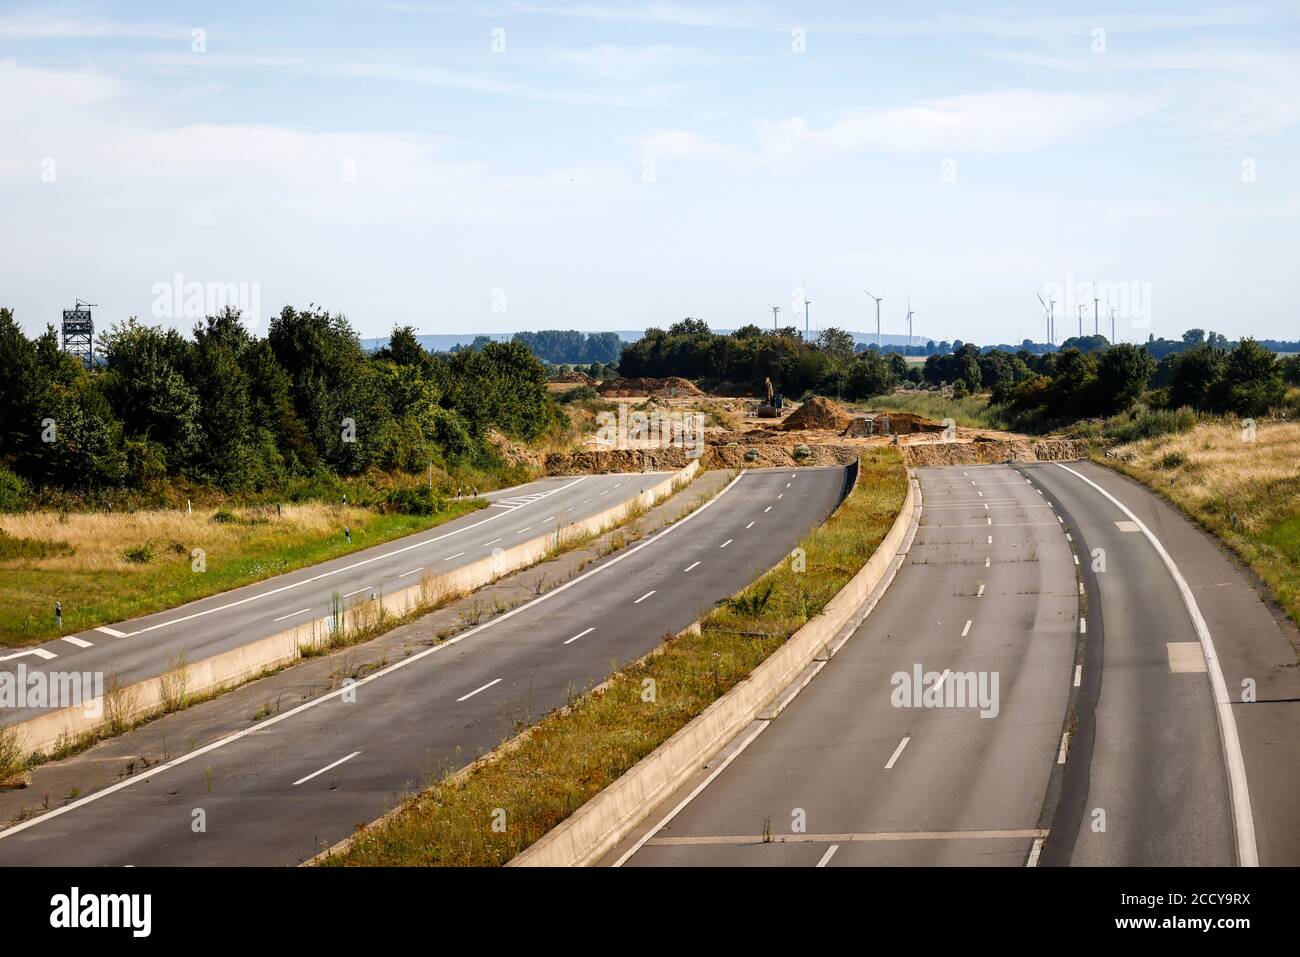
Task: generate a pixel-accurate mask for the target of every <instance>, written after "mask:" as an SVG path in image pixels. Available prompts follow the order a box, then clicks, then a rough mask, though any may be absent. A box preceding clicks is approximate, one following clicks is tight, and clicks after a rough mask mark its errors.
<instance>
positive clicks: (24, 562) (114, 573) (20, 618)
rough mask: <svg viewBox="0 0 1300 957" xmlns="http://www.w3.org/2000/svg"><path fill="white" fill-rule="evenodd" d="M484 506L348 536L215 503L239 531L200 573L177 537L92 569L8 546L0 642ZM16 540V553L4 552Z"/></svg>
mask: <svg viewBox="0 0 1300 957" xmlns="http://www.w3.org/2000/svg"><path fill="white" fill-rule="evenodd" d="M484 506H485V503H484V501H483V500H481V499H478V500H466V501H459V502H448V503H445V504H444V505H443V507H442V509H441V510H440V511H437V512H435V513H432V514H429V515H406V514H394V513H388V514H379V513H367V516H368V517H367V518H366V519H365V520H364V521H362V522H357V523H354V524H353V525H352V526H351V529H350V530H351V533H352V543H351V544H348V543H347V542H346V541H345V540H344V537H343V535H342V534H341V529H338V530H334V529H331V530H328V531H322V530H320V529H291V528H289V527H287V526H281V525H280V524H278V523H276V522H275V521H274V520H272V519H266V520H260V519H259V520H256V521H254V520H247V521H245V520H240V519H237V518H236V517H235V516H234V515H233V513H230V512H224V513H223V512H217V513H216V514H215V515H214V516H213V517H212V520H213V521H217V522H219V523H220V522H222V521H227V522H228V523H229V524H238V525H239V526H240V535H239V536H238V537H237V538H236V539H234V541H233V542H231V543H230V544H228V545H227V546H224V547H223V548H222V549H220V550H210V551H208V552H207V554H206V555H205V556H204V565H205V568H206V570H205V571H203V572H201V573H200V572H196V571H195V570H194V568H193V558H192V556H191V550H190V548H189V547H187V546H186V545H184V544H182V543H173V544H170V545H167V546H166V547H165V548H159V547H155V546H154V545H153V544H150V543H140V544H136V545H132V546H129V547H127V548H126V549H124V550H122V552H121V555H122V558H123V561H124V562H125V563H126V566H125V567H123V568H94V569H79V568H48V567H42V565H41V563H40V561H39V560H37V559H39V558H40V557H42V556H41V555H40V554H35V553H34V552H39V549H37V548H36V547H35V546H31V545H26V546H13V547H10V546H8V545H5V550H4V552H3V554H4V557H6V558H14V559H18V560H16V561H11V562H9V563H7V564H6V565H5V566H4V567H3V568H0V608H4V615H3V617H0V646H9V647H17V646H20V645H23V644H30V643H32V642H36V641H42V640H47V639H49V638H54V637H58V636H59V635H60V634H75V633H76V632H79V631H83V630H85V629H87V628H94V627H96V626H97V625H111V624H113V623H115V622H121V621H128V620H130V619H132V618H137V617H139V616H141V615H148V614H152V613H154V612H158V611H163V610H165V609H168V608H175V607H177V606H178V605H183V604H185V603H187V602H191V601H195V600H197V599H199V598H206V597H208V596H209V595H215V594H219V593H220V592H224V591H229V590H230V589H232V588H239V587H241V586H243V585H250V584H252V583H254V582H258V581H262V580H263V579H266V578H270V577H271V576H273V575H280V574H283V573H285V572H291V571H294V570H295V569H299V568H304V567H306V566H308V565H315V564H317V563H319V562H323V561H328V560H329V559H331V558H338V557H339V556H341V555H347V554H349V553H352V552H356V551H360V550H361V549H363V548H368V547H370V546H372V545H379V544H382V543H384V542H388V541H392V540H393V539H396V538H401V537H402V536H404V535H411V534H413V533H415V532H422V531H424V530H426V529H428V528H432V527H434V526H435V525H440V524H442V523H443V522H446V521H449V520H451V519H454V518H458V517H459V516H461V515H464V514H466V513H468V512H472V511H475V510H476V509H478V508H482V507H484ZM217 515H223V516H226V515H228V516H229V519H228V520H227V519H225V518H224V517H223V518H222V519H218V518H217V517H216V516H217ZM6 537H7V536H6ZM23 541H26V540H23ZM0 544H3V542H2V541H0ZM46 544H49V545H50V548H51V550H52V552H60V551H66V549H61V548H60V547H59V546H61V545H64V544H66V543H46ZM176 544H180V548H179V549H178V548H177V547H175V546H176ZM69 547H70V548H72V547H73V546H69ZM19 549H21V550H22V552H23V554H21V555H12V554H10V552H12V551H18V550H19ZM74 550H75V549H74ZM55 601H61V602H62V603H63V630H62V632H60V631H59V629H58V628H57V627H56V625H55V622H54V611H53V609H54V602H55Z"/></svg>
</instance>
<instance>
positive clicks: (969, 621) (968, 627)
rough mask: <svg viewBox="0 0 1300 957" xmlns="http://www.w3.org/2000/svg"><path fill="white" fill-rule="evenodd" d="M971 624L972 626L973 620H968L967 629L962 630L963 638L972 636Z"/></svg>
mask: <svg viewBox="0 0 1300 957" xmlns="http://www.w3.org/2000/svg"><path fill="white" fill-rule="evenodd" d="M971 624H972V621H971V619H969V618H967V619H966V627H965V628H963V629H962V630H961V636H962V637H963V638H965V637H966V636H967V635H969V634H970V626H971Z"/></svg>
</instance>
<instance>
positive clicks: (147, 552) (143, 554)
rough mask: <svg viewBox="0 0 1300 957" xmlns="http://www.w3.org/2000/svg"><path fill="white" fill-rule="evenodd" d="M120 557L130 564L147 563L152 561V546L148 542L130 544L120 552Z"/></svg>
mask: <svg viewBox="0 0 1300 957" xmlns="http://www.w3.org/2000/svg"><path fill="white" fill-rule="evenodd" d="M122 557H123V558H124V559H126V560H127V561H128V562H130V563H131V564H132V565H147V564H149V563H150V562H151V561H153V546H152V545H150V544H149V543H148V542H145V543H144V544H143V545H132V546H131V547H130V548H128V549H126V550H125V551H123V552H122Z"/></svg>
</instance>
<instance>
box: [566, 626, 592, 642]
mask: <svg viewBox="0 0 1300 957" xmlns="http://www.w3.org/2000/svg"><path fill="white" fill-rule="evenodd" d="M595 630H596V629H595V628H594V627H592V628H588V629H587V630H586V631H580V632H578V633H577V634H576V635H574V636H573V637H572V638H566V639H565V640H564V643H565V644H566V645H567V644H569V643H570V642H574V641H577V640H578V639H579V638H581V637H582V636H583V635H589V634H591V633H592V632H593V631H595Z"/></svg>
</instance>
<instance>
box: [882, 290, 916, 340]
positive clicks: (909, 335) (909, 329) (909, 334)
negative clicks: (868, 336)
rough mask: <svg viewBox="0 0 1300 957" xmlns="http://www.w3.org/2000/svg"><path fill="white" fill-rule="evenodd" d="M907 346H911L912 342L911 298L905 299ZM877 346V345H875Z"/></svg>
mask: <svg viewBox="0 0 1300 957" xmlns="http://www.w3.org/2000/svg"><path fill="white" fill-rule="evenodd" d="M907 344H908V345H909V346H911V345H913V342H912V297H911V296H908V297H907ZM876 345H879V343H876Z"/></svg>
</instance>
